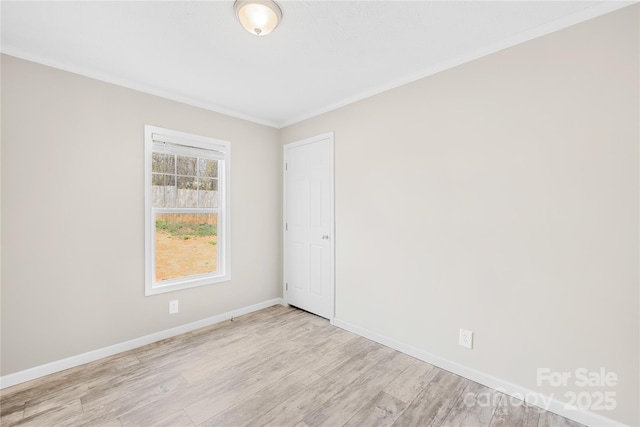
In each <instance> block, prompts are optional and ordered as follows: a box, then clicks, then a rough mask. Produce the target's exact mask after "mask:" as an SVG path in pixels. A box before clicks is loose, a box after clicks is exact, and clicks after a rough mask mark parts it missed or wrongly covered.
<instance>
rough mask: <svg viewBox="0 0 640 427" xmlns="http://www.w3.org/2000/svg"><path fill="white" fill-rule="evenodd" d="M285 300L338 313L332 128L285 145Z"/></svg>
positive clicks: (325, 314) (316, 310)
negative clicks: (328, 131)
mask: <svg viewBox="0 0 640 427" xmlns="http://www.w3.org/2000/svg"><path fill="white" fill-rule="evenodd" d="M284 162H285V171H284V280H285V289H284V296H285V298H284V299H285V301H286V302H287V303H289V304H291V305H293V306H296V307H299V308H302V309H303V310H307V311H309V312H311V313H315V314H317V315H319V316H322V317H325V318H327V319H331V320H332V319H333V315H334V273H333V272H334V256H333V251H334V244H333V133H328V134H323V135H320V136H317V137H314V138H309V139H305V140H303V141H299V142H294V143H292V144H287V145H285V146H284Z"/></svg>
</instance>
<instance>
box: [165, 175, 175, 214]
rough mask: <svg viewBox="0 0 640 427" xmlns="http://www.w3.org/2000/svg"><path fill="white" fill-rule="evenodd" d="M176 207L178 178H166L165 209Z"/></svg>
mask: <svg viewBox="0 0 640 427" xmlns="http://www.w3.org/2000/svg"><path fill="white" fill-rule="evenodd" d="M175 206H176V176H175V175H165V176H164V205H163V206H162V207H164V208H174V207H175Z"/></svg>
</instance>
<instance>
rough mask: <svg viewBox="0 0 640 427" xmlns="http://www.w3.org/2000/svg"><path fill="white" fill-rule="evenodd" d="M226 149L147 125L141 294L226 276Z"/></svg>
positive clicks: (225, 144) (215, 142) (224, 144)
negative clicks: (142, 287)
mask: <svg viewBox="0 0 640 427" xmlns="http://www.w3.org/2000/svg"><path fill="white" fill-rule="evenodd" d="M229 150H230V147H229V142H227V141H221V140H218V139H213V138H206V137H202V136H197V135H191V134H187V133H183V132H178V131H173V130H168V129H162V128H157V127H153V126H145V245H146V248H145V250H146V271H145V295H154V294H159V293H163V292H170V291H175V290H178V289H186V288H191V287H194V286H202V285H209V284H212V283H218V282H223V281H227V280H230V278H231V271H230V266H231V263H230V259H229V255H230V250H229V249H230V248H229V240H230V235H229V231H230V227H229V176H230V174H229V154H230V153H229Z"/></svg>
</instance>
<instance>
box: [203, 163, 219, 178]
mask: <svg viewBox="0 0 640 427" xmlns="http://www.w3.org/2000/svg"><path fill="white" fill-rule="evenodd" d="M198 176H203V177H207V178H217V177H218V161H217V160H208V159H198Z"/></svg>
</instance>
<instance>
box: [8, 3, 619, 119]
mask: <svg viewBox="0 0 640 427" xmlns="http://www.w3.org/2000/svg"><path fill="white" fill-rule="evenodd" d="M279 4H280V6H281V8H282V11H283V15H284V19H283V21H282V23H281V25H280V26H279V27H278V28H277V29H276V30H275V31H274V32H273V33H272V34H270V35H268V36H265V37H255V36H252V35H251V34H249V33H248V32H246V31H245V30H244V29H243V28H242V27H241V26H240V25H239V24H238V22H237V21H236V19H235V16H234V13H233V7H232V6H233V1H232V0H225V1H200V2H193V1H169V2H138V1H118V2H95V1H76V2H54V1H48V2H27V1H2V3H1V5H0V8H1V9H0V13H1V24H2V39H1V46H2V52H4V53H7V54H9V55H14V56H17V57H21V58H24V59H28V60H32V61H36V62H40V63H43V64H47V65H51V66H54V67H57V68H61V69H66V70H69V71H73V72H76V73H80V74H84V75H87V76H90V77H93V78H97V79H100V80H105V81H108V82H112V83H116V84H120V85H123V86H127V87H131V88H134V89H138V90H142V91H144V92H148V93H152V94H156V95H160V96H164V97H167V98H170V99H175V100H178V101H182V102H186V103H188V104H192V105H197V106H200V107H204V108H207V109H210V110H214V111H219V112H223V113H226V114H230V115H232V116H236V117H241V118H246V119H249V120H252V121H255V122H258V123H263V124H267V125H270V126H274V127H282V126H285V125H288V124H291V123H295V122H296V121H299V120H302V119H305V118H308V117H312V116H314V115H317V114H320V113H322V112H325V111H329V110H331V109H333V108H336V107H339V106H341V105H345V104H347V103H350V102H353V101H356V100H358V99H362V98H364V97H367V96H370V95H373V94H375V93H379V92H381V91H383V90H387V89H390V88H392V87H395V86H398V85H401V84H404V83H407V82H409V81H412V80H415V79H418V78H421V77H424V76H427V75H429V74H433V73H434V72H438V71H441V70H443V69H446V68H449V67H452V66H455V65H458V64H460V63H463V62H466V61H468V60H471V59H474V58H477V57H479V56H482V55H485V54H488V53H492V52H495V51H497V50H500V49H502V48H505V47H508V46H512V45H514V44H517V43H520V42H522V41H526V40H529V39H531V38H534V37H537V36H540V35H543V34H546V33H549V32H551V31H555V30H558V29H560V28H563V27H566V26H568V25H572V24H575V23H577V22H580V21H583V20H586V19H589V18H592V17H595V16H598V15H601V14H603V13H606V12H609V11H611V10H615V9H617V8H620V7H622V6H625V5H627V4H630V2H610V1H607V2H603V1H599V2H593V1H592V2H582V1H565V2H559V1H542V2H540V1H538V2H504V1H502V2H481V1H468V2H458V1H439V2H431V1H406V2H405V1H374V2H368V1H367V2H365V1H282V0H281V1H279Z"/></svg>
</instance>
